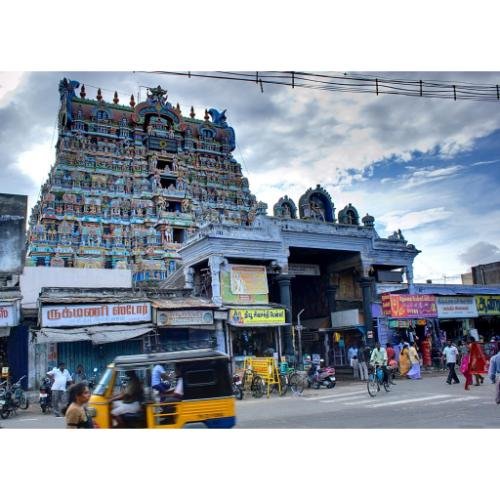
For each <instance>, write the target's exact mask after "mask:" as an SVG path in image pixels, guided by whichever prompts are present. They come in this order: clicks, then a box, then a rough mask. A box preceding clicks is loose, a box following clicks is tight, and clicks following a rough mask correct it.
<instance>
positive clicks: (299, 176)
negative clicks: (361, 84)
mask: <svg viewBox="0 0 500 500" xmlns="http://www.w3.org/2000/svg"><path fill="white" fill-rule="evenodd" d="M372 73H374V72H373V71H372ZM375 73H376V72H375ZM378 74H382V73H378ZM384 75H385V76H388V75H389V76H390V75H391V74H388V73H385V74H384ZM393 75H395V74H393ZM63 76H67V77H68V78H71V79H75V80H78V81H80V82H81V83H84V84H85V86H86V89H87V95H88V96H89V97H92V96H93V95H94V94H95V93H96V89H97V87H101V88H102V89H103V94H104V99H105V100H111V99H112V95H113V92H114V90H117V91H118V93H119V97H120V99H121V100H122V102H123V101H125V102H128V100H129V97H130V94H131V93H134V95H135V97H136V100H137V97H138V95H137V94H138V92H140V93H141V98H142V99H143V98H144V96H145V88H144V87H146V86H153V85H154V86H156V85H158V84H159V85H161V86H162V87H164V88H166V89H167V90H168V92H169V100H170V101H171V102H172V103H173V104H174V105H175V104H176V103H177V102H179V103H180V105H181V109H182V110H183V113H184V114H188V113H189V109H190V107H191V106H194V108H195V111H196V114H197V116H198V117H202V116H203V114H204V109H205V108H211V107H214V108H216V109H219V110H222V109H226V108H227V117H228V122H229V124H230V125H232V126H233V127H234V129H235V132H236V142H237V149H236V150H235V153H234V154H235V157H236V159H237V160H238V161H239V162H240V163H241V164H242V167H243V172H244V175H246V176H248V178H249V180H250V187H251V189H252V191H253V192H254V194H255V195H256V196H257V198H258V199H259V200H262V201H265V202H266V203H267V204H268V205H269V213H272V206H273V204H274V203H275V202H276V201H277V200H278V199H279V198H280V197H281V196H283V195H285V194H287V195H288V196H290V197H291V198H292V199H294V200H295V202H296V203H297V202H298V199H299V197H300V196H301V195H302V194H303V193H304V192H305V191H306V190H307V189H308V188H309V187H314V186H315V185H316V184H321V185H322V186H323V187H324V188H325V189H327V191H328V192H329V193H330V194H331V196H332V199H333V202H334V204H335V207H336V209H337V212H338V211H339V210H341V209H342V208H344V207H345V206H346V205H347V204H348V203H352V204H353V205H354V206H355V207H356V208H357V210H358V212H359V214H360V216H361V217H362V216H364V215H365V214H366V213H369V214H371V215H373V216H374V217H375V227H376V230H377V231H378V233H379V234H380V236H383V237H386V236H388V235H389V234H391V233H392V232H393V231H395V230H397V229H401V231H402V232H403V234H404V236H405V238H406V239H407V240H408V241H409V242H410V243H413V244H414V245H415V246H416V247H417V248H418V249H419V250H421V251H422V253H421V254H420V255H419V256H418V257H417V258H416V260H415V279H416V281H419V282H422V281H424V280H425V279H432V280H433V281H434V282H442V281H445V280H446V282H458V281H459V275H460V274H461V273H463V272H467V271H468V270H470V266H471V265H476V264H480V263H486V262H492V261H495V260H500V248H499V247H500V227H499V225H498V220H499V219H500V203H499V201H498V194H497V193H498V191H499V184H500V147H499V139H500V114H499V113H498V110H499V109H498V107H499V106H500V104H498V103H495V102H493V103H490V102H487V103H481V102H460V101H457V102H453V101H449V100H436V99H433V100H431V99H419V98H412V97H402V96H378V97H377V96H374V95H372V94H368V95H359V94H342V95H340V94H335V93H327V92H322V91H319V90H306V89H293V90H292V89H290V88H276V87H275V88H273V87H271V86H268V87H266V88H265V89H264V93H261V92H260V90H259V88H258V87H257V86H255V85H251V84H248V83H240V82H227V81H214V80H203V79H196V78H191V79H187V78H185V77H175V76H165V75H152V74H150V73H144V72H137V73H134V72H112V73H111V72H65V73H60V72H36V73H29V72H28V73H1V74H0V163H1V165H2V169H1V170H0V182H1V185H2V186H3V188H2V191H5V192H16V193H22V194H27V195H29V203H30V206H32V205H33V204H34V203H35V201H36V199H37V196H38V193H39V189H40V185H41V183H42V182H43V181H44V180H45V179H46V177H47V173H48V171H49V168H50V165H51V164H52V163H53V161H54V148H53V146H54V144H55V140H56V136H57V131H56V130H55V123H56V118H57V112H58V105H59V96H58V91H57V86H58V82H59V80H60V79H61V78H62V77H63ZM396 76H398V77H402V78H410V77H411V78H421V79H424V80H425V79H431V78H432V79H440V80H446V81H469V82H478V83H486V82H488V83H494V82H496V81H500V75H499V74H494V73H485V72H482V73H465V74H464V73H432V74H430V73H398V74H397V75H396ZM256 87H257V88H256Z"/></svg>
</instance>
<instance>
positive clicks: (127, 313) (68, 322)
mask: <svg viewBox="0 0 500 500" xmlns="http://www.w3.org/2000/svg"><path fill="white" fill-rule="evenodd" d="M143 321H148V322H149V321H151V304H150V303H149V302H135V303H133V304H130V303H129V304H127V303H125V304H78V305H55V306H42V327H52V326H86V325H99V324H103V323H138V322H143Z"/></svg>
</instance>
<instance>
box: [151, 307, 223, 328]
mask: <svg viewBox="0 0 500 500" xmlns="http://www.w3.org/2000/svg"><path fill="white" fill-rule="evenodd" d="M213 323H214V315H213V313H212V311H203V310H197V309H196V310H195V309H186V310H179V311H162V310H159V311H157V313H156V324H157V325H158V326H189V325H213Z"/></svg>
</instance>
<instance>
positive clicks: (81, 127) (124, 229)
mask: <svg viewBox="0 0 500 500" xmlns="http://www.w3.org/2000/svg"><path fill="white" fill-rule="evenodd" d="M78 88H80V92H79V96H77V95H76V93H75V91H76V89H78ZM59 93H60V99H61V106H60V110H59V119H58V121H59V126H58V141H57V144H56V159H55V163H54V165H53V166H52V168H51V170H50V174H49V178H48V179H47V181H46V182H45V183H44V185H43V186H42V190H41V197H40V199H39V200H38V202H37V204H36V205H35V207H34V209H33V211H32V214H31V218H30V228H29V242H28V245H29V246H28V257H27V265H29V266H59V267H78V268H107V269H128V268H130V269H132V271H133V280H134V282H144V281H156V280H163V279H165V278H166V277H167V276H168V275H169V274H172V273H173V272H174V271H175V270H176V269H177V268H178V267H179V260H180V257H179V254H178V252H177V250H178V249H179V247H180V246H181V245H182V243H184V242H185V241H186V240H187V239H188V238H189V237H190V236H191V235H192V234H193V233H194V232H195V231H196V230H197V228H199V227H200V226H201V225H203V224H204V223H206V222H208V221H209V222H224V223H230V224H235V225H248V224H250V223H251V222H252V221H253V220H254V218H255V216H256V214H257V211H258V209H259V206H258V204H257V200H256V199H255V196H253V195H252V194H251V193H250V189H249V185H248V180H247V179H246V178H245V177H243V175H242V173H241V166H240V164H239V163H238V162H237V161H236V160H235V159H234V158H233V156H232V151H233V150H234V148H235V134H234V130H233V129H232V127H230V126H229V125H228V124H227V119H226V115H225V110H224V111H223V112H219V111H217V110H215V109H209V110H206V111H205V115H204V117H203V119H202V120H200V119H196V117H195V113H194V110H193V108H192V107H191V112H190V114H189V116H183V115H182V112H181V109H180V106H179V104H177V105H176V106H175V107H174V106H172V104H171V103H169V102H168V100H167V91H166V90H164V89H162V88H161V87H159V86H158V87H157V88H152V89H148V92H147V99H146V101H144V102H140V103H138V104H136V102H135V99H134V96H133V95H132V96H131V97H130V102H129V103H128V104H127V105H123V104H120V100H119V97H118V94H117V92H115V93H114V97H113V100H112V102H106V101H105V100H104V98H103V96H102V92H101V89H99V90H98V91H97V95H96V97H95V98H94V99H92V98H88V97H87V94H86V89H85V86H84V85H82V86H81V87H80V84H79V82H76V81H70V80H67V79H66V78H65V79H63V80H62V81H61V82H60V84H59ZM210 118H211V120H210Z"/></svg>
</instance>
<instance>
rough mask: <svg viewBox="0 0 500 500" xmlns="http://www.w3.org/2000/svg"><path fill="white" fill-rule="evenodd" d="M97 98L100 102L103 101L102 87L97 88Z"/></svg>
mask: <svg viewBox="0 0 500 500" xmlns="http://www.w3.org/2000/svg"><path fill="white" fill-rule="evenodd" d="M96 99H97V100H98V101H99V102H100V101H102V92H101V89H100V88H98V89H97V95H96Z"/></svg>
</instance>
